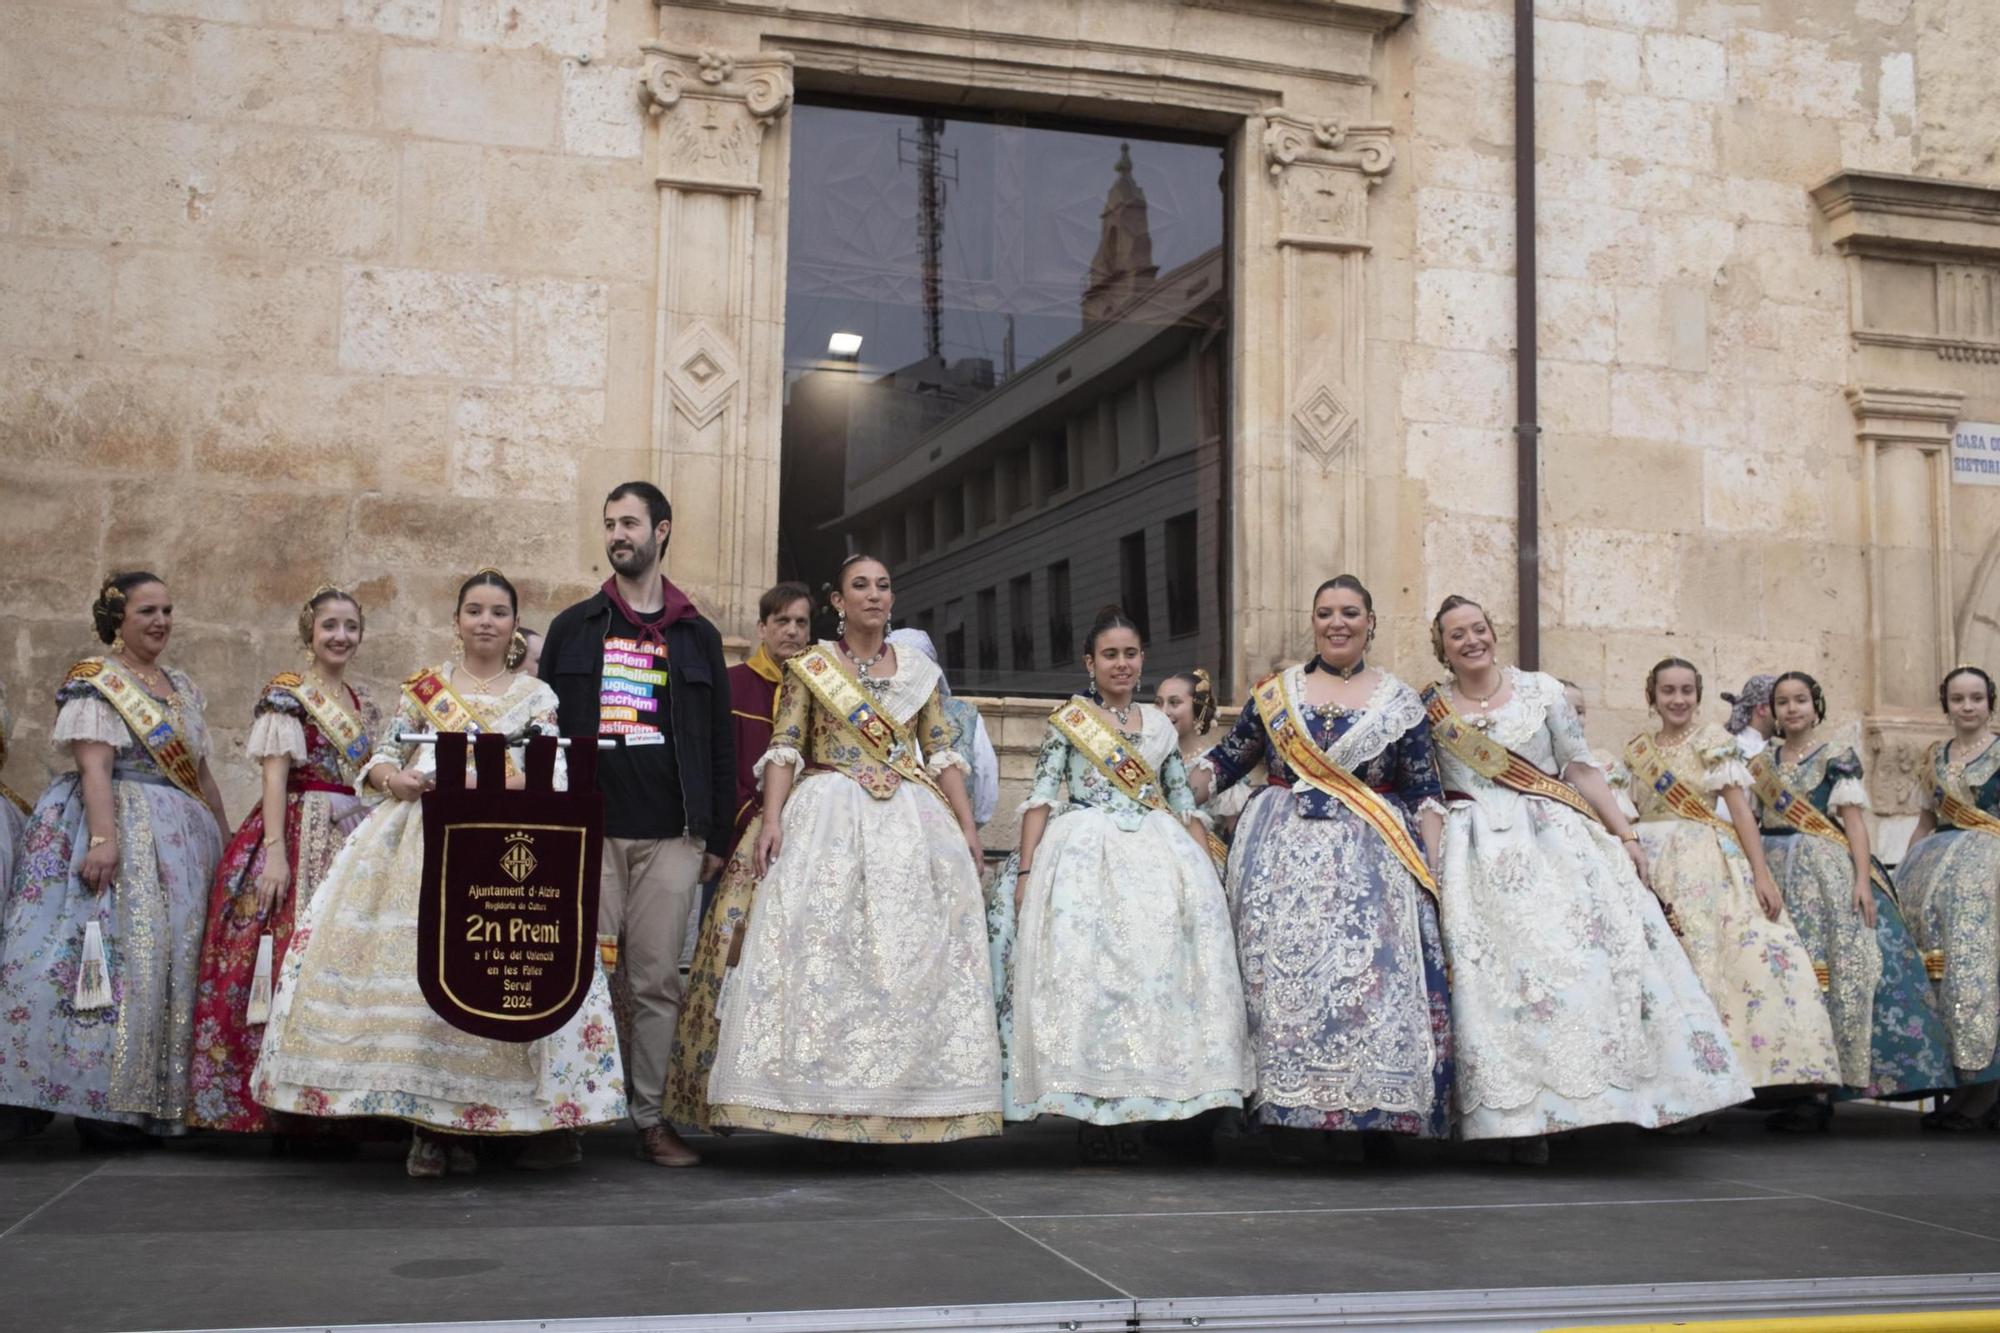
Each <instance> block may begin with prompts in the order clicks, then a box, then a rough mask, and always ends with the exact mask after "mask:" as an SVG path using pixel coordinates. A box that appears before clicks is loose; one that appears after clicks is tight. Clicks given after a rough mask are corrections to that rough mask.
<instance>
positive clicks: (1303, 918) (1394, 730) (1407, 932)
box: [1190, 574, 1452, 1138]
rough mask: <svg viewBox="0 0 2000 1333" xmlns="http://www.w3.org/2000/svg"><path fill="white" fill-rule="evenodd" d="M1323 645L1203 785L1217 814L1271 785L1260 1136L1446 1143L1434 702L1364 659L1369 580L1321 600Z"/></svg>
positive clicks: (1249, 835) (1255, 884)
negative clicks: (1366, 1135)
mask: <svg viewBox="0 0 2000 1333" xmlns="http://www.w3.org/2000/svg"><path fill="white" fill-rule="evenodd" d="M1312 627H1313V640H1314V647H1315V649H1316V655H1315V656H1314V658H1313V660H1312V661H1311V662H1310V663H1308V664H1307V665H1306V666H1303V667H1292V668H1290V669H1288V670H1286V671H1283V672H1280V673H1279V674H1277V675H1275V676H1272V677H1270V678H1268V679H1266V680H1265V681H1263V682H1261V683H1260V684H1259V685H1258V686H1257V687H1256V688H1255V689H1254V690H1252V692H1251V697H1250V699H1249V701H1248V702H1247V703H1245V705H1244V707H1243V715H1242V717H1241V718H1240V719H1239V720H1238V721H1237V723H1236V727H1235V729H1234V730H1233V731H1231V732H1230V734H1229V735H1228V737H1226V738H1225V739H1224V740H1223V741H1222V742H1221V743H1220V744H1218V745H1216V746H1215V747H1214V748H1213V749H1211V750H1210V751H1209V752H1208V753H1207V754H1206V755H1204V756H1202V758H1201V759H1199V760H1197V761H1196V762H1195V764H1194V767H1193V771H1192V772H1191V773H1190V783H1191V785H1192V786H1193V788H1194V793H1195V798H1196V799H1197V800H1207V799H1209V798H1210V797H1212V795H1213V794H1214V792H1215V791H1216V790H1220V789H1224V788H1227V787H1228V786H1230V785H1231V784H1233V783H1236V782H1240V781H1242V780H1243V778H1244V776H1245V775H1246V774H1248V773H1249V772H1250V770H1251V769H1253V768H1255V767H1256V766H1257V764H1258V763H1259V762H1260V761H1261V762H1263V763H1265V764H1266V765H1268V767H1269V770H1270V779H1269V783H1268V785H1266V786H1265V787H1264V788H1263V790H1261V791H1259V792H1257V793H1256V794H1255V795H1254V796H1252V797H1251V798H1250V804H1249V806H1248V807H1247V808H1246V809H1245V810H1244V812H1243V818H1242V821H1241V822H1240V823H1239V824H1238V825H1237V830H1236V842H1235V845H1234V846H1233V847H1232V848H1231V849H1230V853H1229V896H1230V901H1231V903H1232V905H1233V907H1234V911H1235V925H1236V944H1237V954H1238V957H1239V959H1240V960H1241V962H1242V967H1243V987H1244V993H1245V1001H1246V1004H1247V1006H1248V1010H1249V1017H1250V1044H1251V1049H1252V1051H1253V1053H1254V1054H1255V1057H1256V1060H1257V1078H1258V1089H1257V1095H1256V1100H1255V1102H1254V1103H1253V1110H1252V1118H1253V1119H1254V1120H1255V1121H1256V1122H1257V1123H1260V1124H1263V1125H1265V1126H1268V1127H1274V1128H1278V1129H1290V1130H1384V1131H1392V1132H1395V1133H1400V1134H1417V1135H1424V1136H1427V1137H1432V1138H1442V1137H1444V1136H1445V1135H1446V1134H1448V1133H1449V1132H1450V1129H1451V1119H1452V1106H1451V1085H1452V1046H1451V1006H1450V1001H1449V998H1448V996H1447V993H1446V989H1445V970H1444V946H1443V943H1442V941H1441V939H1440V937H1439V934H1438V917H1437V903H1436V898H1435V896H1434V895H1435V892H1436V888H1435V885H1436V881H1435V879H1434V877H1433V876H1432V873H1431V869H1430V867H1429V865H1428V864H1427V863H1426V859H1425V857H1426V853H1425V851H1424V848H1426V847H1436V846H1437V837H1438V834H1439V832H1440V830H1441V828H1442V825H1443V819H1444V806H1443V804H1442V803H1441V801H1440V795H1441V793H1440V789H1439V786H1438V775H1437V764H1436V762H1435V761H1434V760H1433V758H1432V755H1431V743H1430V728H1429V727H1428V726H1427V725H1426V724H1425V721H1424V707H1423V703H1422V701H1421V700H1420V699H1418V697H1417V692H1416V691H1415V690H1413V689H1411V688H1410V687H1409V686H1408V685H1405V684H1404V683H1403V682H1402V681H1400V680H1398V679H1397V678H1396V677H1395V676H1393V675H1390V674H1389V673H1388V672H1387V671H1383V670H1381V669H1380V668H1377V667H1371V666H1369V665H1368V664H1367V662H1366V660H1365V659H1364V657H1363V652H1364V650H1365V649H1366V648H1367V646H1368V644H1369V642H1370V641H1371V640H1372V639H1373V638H1374V637H1375V612H1374V605H1373V601H1372V599H1371V598H1370V596H1369V594H1368V591H1367V589H1366V588H1364V587H1362V585H1361V583H1360V581H1359V580H1358V579H1355V578H1354V577H1353V576H1352V575H1347V574H1343V575H1341V576H1340V577H1339V578H1337V579H1331V580H1328V581H1327V582H1326V583H1324V584H1322V585H1321V586H1320V588H1319V590H1318V591H1317V592H1316V593H1315V595H1314V597H1313V617H1312ZM1413 825H1416V826H1419V827H1421V828H1422V830H1423V834H1424V838H1423V842H1422V844H1419V843H1418V842H1417V841H1416V840H1415V838H1414V837H1413V836H1412V832H1411V830H1412V826H1413Z"/></svg>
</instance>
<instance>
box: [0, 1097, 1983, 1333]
mask: <svg viewBox="0 0 2000 1333" xmlns="http://www.w3.org/2000/svg"><path fill="white" fill-rule="evenodd" d="M697 1142H698V1144H699V1146H700V1147H701V1148H702V1149H703V1150H704V1152H706V1153H707V1155H708V1163H707V1164H706V1165H704V1166H703V1167H702V1168H700V1169H698V1170H691V1171H667V1170H661V1169H659V1168H656V1167H652V1166H648V1165H644V1164H642V1163H640V1162H638V1161H637V1160H635V1159H634V1157H633V1155H632V1144H633V1139H632V1136H631V1135H630V1134H629V1133H625V1132H619V1133H600V1134H597V1135H593V1136H591V1138H590V1139H589V1141H588V1143H587V1146H586V1155H585V1159H584V1162H583V1164H582V1165H581V1166H580V1167H577V1168H572V1169H569V1170H563V1171H557V1172H552V1173H548V1174H541V1175H535V1174H527V1173H523V1172H519V1171H514V1170H509V1169H507V1168H506V1167H504V1166H501V1165H498V1164H494V1165H490V1166H488V1167H486V1168H485V1169H483V1170H482V1173H481V1174H479V1175H477V1176H474V1177H463V1178H462V1177H452V1178H449V1179H446V1180H441V1181H415V1180H409V1179H407V1178H405V1176H404V1175H403V1170H402V1160H401V1154H400V1151H398V1150H397V1149H396V1148H395V1147H393V1146H392V1145H389V1144H381V1145H377V1146H374V1147H371V1148H369V1149H367V1150H366V1151H365V1152H364V1153H363V1155H362V1156H361V1157H360V1158H359V1159H357V1160H352V1161H345V1162H327V1161H315V1160H304V1159H299V1158H296V1157H286V1156H275V1155H273V1154H272V1152H271V1150H270V1148H269V1145H268V1144H267V1143H265V1142H263V1141H261V1140H246V1139H235V1138H227V1137H205V1138H196V1139H190V1140H187V1141H184V1142H179V1143H175V1144H171V1145H169V1146H167V1147H165V1148H161V1149H156V1150H149V1151H141V1152H133V1153H125V1154H117V1155H98V1154H88V1153H84V1152H81V1151H80V1150H79V1149H78V1147H77V1140H76V1138H75V1136H74V1134H73V1133H71V1132H70V1127H69V1125H68V1123H67V1122H66V1121H58V1122H57V1123H56V1124H55V1125H54V1126H53V1127H52V1128H51V1129H50V1130H49V1131H48V1132H47V1133H45V1134H44V1135H42V1136H40V1137H39V1138H37V1139H33V1140H29V1141H27V1142H24V1143H21V1144H17V1145H14V1146H12V1147H10V1148H7V1149H5V1150H0V1323H4V1325H5V1326H6V1327H7V1328H9V1329H12V1330H20V1331H22V1333H26V1331H28V1330H36V1331H38V1333H71V1331H74V1333H98V1331H99V1330H121V1331H123V1330H139V1329H148V1330H152V1329H194V1328H201V1329H208V1328H245V1327H258V1328H270V1327H283V1326H305V1327H314V1328H329V1327H332V1326H336V1325H344V1324H386V1325H393V1326H403V1325H409V1324H418V1323H425V1322H456V1323H458V1324H461V1325H466V1326H486V1325H487V1324H488V1323H489V1322H490V1321H503V1320H529V1321H535V1322H531V1323H529V1324H527V1325H524V1327H530V1328H533V1327H545V1328H549V1329H552V1330H553V1329H558V1328H575V1329H601V1330H624V1329H634V1330H637V1329H649V1328H659V1329H668V1328H683V1327H689V1328H722V1327H729V1328H740V1329H746V1330H747V1329H757V1328H763V1327H772V1328H787V1329H807V1328H842V1329H860V1328H905V1329H908V1328H944V1327H952V1328H1037V1329H1050V1330H1055V1329H1061V1328H1076V1329H1093V1328H1105V1329H1133V1328H1141V1327H1145V1328H1151V1327H1161V1328H1164V1327H1194V1326H1203V1325H1205V1326H1206V1327H1209V1328H1265V1329H1276V1328H1307V1327H1312V1328H1319V1327H1335V1326H1341V1327H1346V1326H1357V1325H1363V1326H1367V1327H1374V1328H1390V1327H1395V1328H1423V1329H1446V1328H1452V1329H1457V1328H1475V1327H1476V1328H1480V1329H1516V1328H1535V1327H1550V1326H1554V1325H1556V1324H1560V1323H1565V1322H1567V1323H1593V1322H1616V1321H1617V1320H1618V1319H1619V1318H1625V1319H1636V1318H1639V1317H1640V1316H1641V1314H1642V1313H1647V1312H1652V1313H1654V1314H1655V1316H1656V1317H1657V1313H1658V1312H1660V1311H1663V1310H1664V1311H1671V1312H1674V1313H1704V1312H1705V1313H1707V1314H1709V1315H1711V1316H1714V1315H1721V1314H1734V1313H1754V1312H1757V1311H1759V1310H1764V1311H1796V1310H1837V1309H1866V1308H1869V1307H1870V1305H1871V1304H1873V1305H1877V1306H1881V1307H1885V1308H1901V1309H1925V1308H1933V1309H1936V1308H1948V1307H1959V1308H1963V1307H1965V1306H1968V1305H2000V1276H1995V1275H2000V1136H1994V1135H1980V1136H1975V1137H1969V1138H1961V1137H1952V1136H1942V1135H1926V1134H1922V1133H1920V1131H1919V1130H1918V1128H1917V1125H1916V1117H1915V1116H1914V1115H1913V1114H1911V1113H1909V1112H1907V1111H1900V1110H1890V1109H1886V1108H1875V1107H1850V1108H1845V1109H1843V1110H1842V1111H1841V1113H1840V1115H1839V1116H1838V1118H1837V1119H1836V1121H1835V1123H1834V1127H1833V1132H1832V1133H1830V1134H1827V1135H1824V1136H1813V1137H1806V1138H1790V1137H1780V1136H1777V1135H1773V1134H1770V1133H1767V1132H1766V1131H1765V1130H1764V1129H1763V1128H1762V1125H1761V1121H1760V1119H1759V1118H1758V1117H1756V1116H1753V1115H1750V1114H1747V1113H1730V1114H1728V1115H1725V1116H1723V1117H1721V1118H1720V1119H1719V1120H1718V1121H1716V1122H1715V1123H1714V1124H1713V1125H1712V1126H1711V1128H1710V1129H1709V1130H1708V1132H1706V1133H1703V1134H1700V1135H1692V1136H1662V1135H1649V1134H1642V1133H1639V1132H1636V1131H1630V1130H1623V1129H1616V1130H1605V1131H1594V1132H1591V1133H1588V1134H1585V1135H1582V1136H1578V1137H1576V1138H1573V1139H1571V1140H1567V1141H1561V1142H1558V1143H1557V1145H1556V1147H1555V1152H1554V1157H1553V1161H1552V1162H1551V1164H1550V1165H1548V1166H1547V1167H1543V1168H1531V1167H1505V1166H1489V1165H1484V1164H1482V1163H1480V1162H1479V1160H1478V1157H1477V1153H1476V1151H1475V1150H1474V1149H1473V1148H1470V1147H1466V1146H1463V1145H1458V1146H1453V1145H1425V1144H1406V1145H1403V1146H1402V1148H1401V1151H1400V1153H1399V1155H1398V1160H1397V1161H1395V1162H1394V1163H1389V1164H1381V1163H1370V1164H1365V1165H1364V1164H1335V1163H1318V1164H1310V1165H1300V1164H1294V1163H1283V1162H1278V1161H1275V1160H1274V1159H1273V1158H1272V1156H1271V1154H1270V1152H1269V1151H1268V1149H1267V1148H1266V1146H1265V1144H1264V1143H1263V1142H1262V1141H1261V1140H1224V1141H1223V1142H1222V1143H1221V1144H1220V1151H1219V1154H1218V1157H1217V1159H1216V1160H1215V1161H1213V1162H1208V1163H1188V1162H1185V1161H1179V1160H1174V1159H1169V1158H1165V1157H1160V1158H1154V1159H1149V1160H1148V1161H1147V1162H1146V1163H1145V1164H1143V1165H1141V1166H1138V1167H1128V1168H1107V1167H1084V1166H1082V1165H1080V1164H1078V1162H1077V1161H1076V1158H1075V1155H1074V1151H1073V1147H1072V1131H1071V1130H1070V1129H1069V1128H1067V1127H1066V1126H1064V1125H1062V1124H1060V1123H1055V1122H1048V1123H1044V1124H1041V1125H1036V1126H1030V1127H1024V1128H1019V1129H1015V1130H1011V1131H1010V1132H1009V1133H1008V1135H1007V1136H1006V1138H1005V1139H1003V1140H998V1141H986V1142H977V1143H968V1144H959V1145H954V1146H948V1147H934V1148H931V1147H926V1148H903V1149H885V1150H880V1151H878V1152H876V1153H875V1154H873V1155H871V1156H868V1157H866V1158H863V1159H861V1160H856V1161H843V1162H830V1161H827V1160H824V1159H823V1157H822V1155H821V1154H820V1153H819V1152H817V1151H816V1149H815V1148H814V1147H813V1146H812V1145H807V1144H803V1143H799V1142H797V1141H791V1140H781V1139H775V1138H767V1137H737V1138H733V1139H730V1140H726V1141H722V1140H715V1139H703V1140H698V1141H697ZM1856 1279H1867V1280H1866V1281H1855V1280H1856ZM1892 1279H1895V1281H1891V1280H1892ZM1658 1284H1744V1285H1722V1286H1712V1285H1699V1286H1686V1287H1681V1286H1672V1287H1660V1286H1659V1285H1658ZM1546 1288H1562V1289H1572V1290H1568V1291H1564V1292H1540V1291H1536V1290H1533V1289H1546ZM1600 1289H1602V1290H1600ZM1604 1291H1609V1292H1610V1294H1609V1295H1606V1294H1603V1292H1604ZM1649 1292H1650V1294H1648V1293H1649ZM1412 1293H1427V1294H1424V1295H1412ZM1307 1298H1313V1299H1307ZM746 1312H760V1317H755V1318H744V1317H742V1315H743V1314H745V1313H746ZM784 1312H791V1313H788V1314H787V1313H784ZM1482 1312H1483V1313H1482ZM718 1315H721V1316H729V1315H734V1316H737V1317H734V1318H726V1319H714V1318H702V1319H692V1318H688V1317H689V1316H718ZM669 1316H680V1318H669ZM563 1321H577V1322H576V1323H574V1324H566V1323H564V1322H563ZM1191 1321H1199V1324H1197V1323H1195V1322H1191Z"/></svg>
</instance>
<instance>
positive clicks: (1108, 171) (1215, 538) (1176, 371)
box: [779, 105, 1228, 695]
mask: <svg viewBox="0 0 2000 1333" xmlns="http://www.w3.org/2000/svg"><path fill="white" fill-rule="evenodd" d="M1223 169H1224V159H1223V150H1222V149H1221V147H1220V146H1219V145H1216V144H1210V143H1200V142H1188V141H1185V140H1177V139H1170V138H1158V137H1147V136H1145V135H1143V134H1105V133H1099V132H1094V131H1087V130H1083V129H1077V128H1068V127H1064V128H1052V127H1044V126H1040V125H1034V124H1029V123H1025V122H1024V121H1022V120H1021V119H1020V118H1019V117H1014V118H1012V119H1011V120H1010V119H1004V118H987V119H980V118H967V117H962V116H960V115H957V114H953V115H943V114H934V113H922V112H904V111H900V110H893V109H889V110H885V109H882V108H879V107H867V108H857V107H852V106H835V105H802V106H800V107H799V108H798V110H797V112H796V119H795V122H794V124H793V145H792V182H791V219H790V250H789V259H788V269H787V275H786V281H787V289H786V299H785V357H786V385H785V389H786V397H785V412H784V425H783V439H782V456H783V458H782V468H783V472H782V489H781V492H780V523H779V527H780V533H779V540H780V549H779V569H780V573H781V576H782V577H786V578H802V579H804V580H806V581H807V582H808V583H809V584H811V585H812V586H814V587H815V588H817V587H820V586H821V585H823V584H824V583H825V582H826V581H827V579H828V578H829V577H830V576H831V573H832V571H833V569H834V567H835V566H836V565H837V564H838V563H839V560H840V558H841V557H842V556H843V555H844V554H845V553H846V552H848V551H850V550H865V551H868V552H871V553H873V554H875V555H878V556H880V557H881V558H882V559H883V560H885V561H887V562H888V564H889V566H890V567H891V568H892V569H893V570H894V571H895V575H896V619H897V621H898V622H900V623H905V624H915V625H918V626H920V627H922V628H924V629H926V630H928V631H929V632H930V633H931V635H932V638H933V639H934V640H935V641H936V642H937V644H938V646H939V649H940V651H941V654H942V656H943V658H944V664H945V667H946V669H947V671H948V672H949V673H950V675H951V677H952V683H953V685H954V687H955V688H958V689H961V690H966V691H973V692H978V693H982V694H1025V695H1037V694H1040V695H1049V694H1066V693H1069V692H1070V691H1072V690H1075V689H1078V688H1080V687H1081V685H1082V683H1083V669H1082V666H1081V663H1080V661H1079V657H1080V654H1081V652H1082V650H1083V641H1084V637H1085V634H1086V632H1087V630H1088V627H1089V624H1090V622H1091V620H1092V619H1094V618H1095V616H1096V613H1097V610H1098V608H1099V607H1101V606H1102V605H1104V604H1105V603H1107V602H1113V601H1116V602H1118V603H1120V604H1121V605H1123V606H1124V608H1125V609H1126V611H1127V613H1128V614H1130V615H1131V616H1132V617H1133V619H1135V620H1137V621H1139V622H1140V623H1142V624H1144V625H1145V626H1146V628H1147V632H1148V634H1149V637H1150V644H1151V652H1150V654H1149V656H1150V659H1151V663H1152V672H1151V673H1150V674H1152V675H1154V676H1155V677H1157V676H1158V675H1159V674H1161V673H1164V672H1166V671H1170V670H1177V669H1183V668H1186V667H1189V666H1193V665H1197V664H1199V665H1204V666H1207V667H1209V668H1210V669H1211V670H1216V669H1217V668H1218V667H1219V666H1220V665H1221V662H1222V656H1223V649H1224V615H1223V612H1224V609H1225V608H1224V604H1223V601H1222V597H1223V588H1224V578H1223V574H1224V566H1223V552H1224V548H1225V542H1224V539H1223V531H1224V529H1223V523H1224V519H1225V514H1224V499H1225V496H1224V489H1223V488H1224V482H1225V468H1224V457H1223V452H1224V438H1223V431H1224V423H1225V422H1226V420H1227V413H1226V411H1225V410H1224V404H1223V393H1224V385H1225V372H1226V367H1227V357H1228V348H1227V339H1226V335H1227V332H1228V295H1227V281H1226V265H1225V262H1224V254H1225V246H1224V207H1223V188H1222V187H1223ZM820 628H822V629H823V628H824V627H820Z"/></svg>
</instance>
